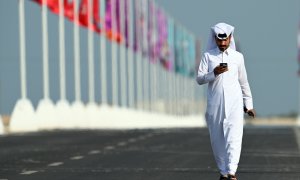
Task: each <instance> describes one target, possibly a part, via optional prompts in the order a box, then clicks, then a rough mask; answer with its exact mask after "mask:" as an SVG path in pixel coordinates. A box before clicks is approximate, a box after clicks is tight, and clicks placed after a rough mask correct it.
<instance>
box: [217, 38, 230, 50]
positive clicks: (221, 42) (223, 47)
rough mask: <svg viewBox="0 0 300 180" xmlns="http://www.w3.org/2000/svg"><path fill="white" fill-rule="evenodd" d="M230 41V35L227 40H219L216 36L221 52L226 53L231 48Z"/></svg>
mask: <svg viewBox="0 0 300 180" xmlns="http://www.w3.org/2000/svg"><path fill="white" fill-rule="evenodd" d="M230 39H231V35H229V36H228V38H227V39H218V38H217V37H216V36H215V40H216V43H217V46H218V47H219V49H220V51H223V52H224V51H225V50H226V49H227V48H228V47H229V44H230Z"/></svg>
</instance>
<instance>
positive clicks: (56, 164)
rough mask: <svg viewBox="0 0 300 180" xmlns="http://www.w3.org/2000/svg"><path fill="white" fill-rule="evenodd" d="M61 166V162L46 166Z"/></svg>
mask: <svg viewBox="0 0 300 180" xmlns="http://www.w3.org/2000/svg"><path fill="white" fill-rule="evenodd" d="M63 164H64V163H63V162H54V163H51V164H48V166H60V165H63Z"/></svg>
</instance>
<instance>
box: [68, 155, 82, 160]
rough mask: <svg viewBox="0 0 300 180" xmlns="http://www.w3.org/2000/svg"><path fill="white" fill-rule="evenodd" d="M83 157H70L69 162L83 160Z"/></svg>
mask: <svg viewBox="0 0 300 180" xmlns="http://www.w3.org/2000/svg"><path fill="white" fill-rule="evenodd" d="M83 158H84V156H73V157H70V159H71V160H79V159H83Z"/></svg>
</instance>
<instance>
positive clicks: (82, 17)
mask: <svg viewBox="0 0 300 180" xmlns="http://www.w3.org/2000/svg"><path fill="white" fill-rule="evenodd" d="M88 1H89V0H81V3H80V6H79V24H80V25H82V26H84V27H87V28H88V27H89V12H90V10H89V7H88ZM92 15H93V18H92V30H93V31H95V32H97V33H100V28H99V25H98V24H99V23H100V17H99V3H98V0H93V13H92Z"/></svg>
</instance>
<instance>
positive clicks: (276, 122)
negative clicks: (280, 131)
mask: <svg viewBox="0 0 300 180" xmlns="http://www.w3.org/2000/svg"><path fill="white" fill-rule="evenodd" d="M245 122H246V125H258V126H296V125H299V122H298V120H297V118H282V117H272V118H259V117H258V118H255V119H248V118H247V119H246V120H245Z"/></svg>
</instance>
